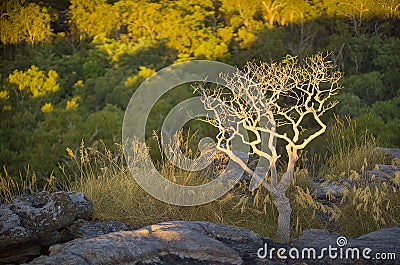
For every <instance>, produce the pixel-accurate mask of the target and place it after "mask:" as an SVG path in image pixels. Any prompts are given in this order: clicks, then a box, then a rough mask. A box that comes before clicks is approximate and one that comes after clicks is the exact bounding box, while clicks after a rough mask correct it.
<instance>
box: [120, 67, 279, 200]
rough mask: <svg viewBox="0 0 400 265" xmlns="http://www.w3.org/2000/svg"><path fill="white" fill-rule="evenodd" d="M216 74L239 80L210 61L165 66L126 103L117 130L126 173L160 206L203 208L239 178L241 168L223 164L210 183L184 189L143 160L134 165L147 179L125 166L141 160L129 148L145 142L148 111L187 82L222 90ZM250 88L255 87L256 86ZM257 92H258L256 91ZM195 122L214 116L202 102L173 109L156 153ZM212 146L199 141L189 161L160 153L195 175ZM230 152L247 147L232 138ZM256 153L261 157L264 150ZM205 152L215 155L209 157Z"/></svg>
mask: <svg viewBox="0 0 400 265" xmlns="http://www.w3.org/2000/svg"><path fill="white" fill-rule="evenodd" d="M221 74H222V75H225V76H226V75H231V76H236V77H238V78H240V77H241V76H244V75H245V74H244V73H242V72H240V71H239V70H238V69H236V68H234V67H232V66H230V65H227V64H224V63H220V62H215V61H208V60H197V61H190V62H184V63H179V64H175V65H171V66H169V67H166V68H164V69H162V70H160V71H158V72H157V73H156V74H154V75H152V76H151V77H149V78H148V79H146V80H145V81H144V82H143V83H142V84H141V85H140V86H139V87H138V88H137V90H136V91H135V93H134V95H133V96H132V98H131V99H130V102H129V104H128V107H127V109H126V111H125V116H124V121H123V127H122V140H123V143H124V144H125V145H126V146H125V148H124V154H125V158H126V160H127V164H128V166H129V169H130V170H131V172H132V175H133V177H134V178H135V180H136V181H137V183H138V184H139V185H140V186H141V187H142V188H143V189H144V190H145V191H146V192H148V193H149V194H151V195H152V196H153V197H155V198H157V199H159V200H161V201H163V202H167V203H170V204H175V205H181V206H192V205H200V204H205V203H208V202H211V201H213V200H215V199H218V198H219V197H221V196H223V195H224V194H226V193H227V192H228V191H229V190H230V189H231V188H233V186H234V185H235V184H236V183H237V182H238V181H239V180H240V178H241V176H242V175H243V173H244V169H243V168H241V167H240V166H239V165H238V164H237V163H235V162H233V161H229V162H228V164H227V167H226V169H225V171H224V172H223V173H221V174H220V175H219V176H218V177H216V178H215V179H213V180H212V181H210V182H208V183H205V184H202V185H198V186H184V185H179V184H177V183H174V182H172V181H170V180H168V179H166V178H165V177H164V176H162V175H161V174H160V173H159V172H158V171H157V170H156V169H155V167H154V165H153V163H152V161H151V158H150V157H149V156H148V157H146V159H144V160H143V161H142V162H141V165H140V167H141V168H144V170H146V171H147V172H149V174H134V171H135V167H137V166H138V165H133V164H132V163H131V160H132V159H131V158H133V157H135V156H139V155H143V154H138V152H142V151H143V150H139V151H138V149H136V148H135V142H139V143H145V134H146V130H145V128H146V122H147V119H148V117H149V115H150V112H151V109H152V108H153V106H154V105H155V104H156V103H157V101H158V100H159V99H160V98H161V97H162V96H163V95H164V94H165V93H167V92H168V91H169V90H171V89H173V88H175V87H177V86H179V85H182V84H185V83H193V82H207V83H214V84H217V85H218V86H224V87H226V82H225V80H224V79H223V78H221ZM254 85H255V86H257V85H256V84H254ZM258 93H261V91H259V92H258ZM261 94H262V93H261ZM249 104H251V102H250V103H249ZM199 117H208V118H215V114H214V113H213V112H212V111H210V110H206V109H205V108H204V104H203V102H202V97H192V98H189V99H187V100H184V101H182V102H180V103H179V104H178V105H177V106H174V108H173V109H172V110H171V111H170V112H169V113H168V115H167V117H166V118H165V120H164V123H163V125H162V128H161V142H162V144H161V146H162V148H163V149H164V150H165V149H167V147H168V145H170V144H171V143H172V144H174V142H173V141H171V138H172V137H173V136H174V135H176V133H178V132H179V130H180V129H181V128H182V127H183V126H184V125H185V123H187V122H188V121H190V120H192V119H195V118H199ZM224 126H225V125H224ZM245 137H247V139H248V135H245ZM268 137H272V136H268ZM264 139H266V138H264ZM244 140H246V139H244ZM212 142H213V140H212V139H211V138H203V139H202V140H201V141H200V142H199V150H200V151H201V155H200V157H198V158H196V159H194V160H191V159H189V158H187V157H185V156H184V155H183V153H182V152H181V151H180V148H179V146H177V147H173V149H174V150H176V151H177V153H174V157H171V156H169V153H168V152H165V151H164V153H165V155H166V156H167V157H168V159H169V160H170V161H171V162H172V163H173V164H175V165H176V166H178V167H179V168H182V169H184V170H190V171H198V170H201V169H204V168H206V167H207V166H208V165H209V164H210V163H211V161H212V159H210V157H208V159H204V157H205V156H206V149H207V148H206V146H209V144H210V143H212ZM263 148H267V147H263ZM232 149H233V150H240V151H244V154H247V153H248V151H249V146H248V145H246V144H244V143H243V142H242V140H241V139H233V141H232ZM262 151H264V152H266V150H262ZM208 153H210V152H208ZM211 153H214V154H215V152H211ZM248 158H249V157H248V155H247V157H245V158H242V161H243V162H244V163H247V162H248ZM258 168H260V169H261V168H264V169H266V170H268V169H269V163H268V162H266V161H265V160H263V161H260V162H259V163H258V165H257V168H256V169H255V172H256V173H257V172H258V171H257V169H258ZM150 172H151V173H150ZM170 177H173V176H170ZM260 184H261V181H260V180H259V179H256V178H253V179H252V180H251V182H250V188H251V189H254V188H256V187H257V186H259V185H260Z"/></svg>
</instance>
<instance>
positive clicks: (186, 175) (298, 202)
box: [70, 135, 337, 238]
mask: <svg viewBox="0 0 400 265" xmlns="http://www.w3.org/2000/svg"><path fill="white" fill-rule="evenodd" d="M156 140H157V139H156ZM178 140H179V141H180V142H181V143H182V144H181V149H182V151H183V152H184V153H185V155H186V156H187V157H189V158H190V157H193V155H194V154H195V152H193V151H192V150H191V149H190V148H189V146H190V141H191V140H192V138H191V137H189V136H188V137H187V138H183V137H182V135H180V137H179V139H178ZM118 149H119V152H117V155H116V154H113V153H112V152H111V151H110V150H109V149H108V148H107V147H105V146H102V148H101V150H98V149H93V148H87V147H85V146H84V145H82V146H81V149H80V154H79V157H75V156H74V155H73V154H72V153H71V158H73V159H74V160H75V164H76V166H78V169H79V172H80V175H79V176H78V177H77V179H76V181H75V182H72V185H71V187H70V188H71V189H73V190H76V191H81V192H83V193H84V194H85V195H86V196H87V197H88V198H89V199H90V200H91V201H92V202H93V205H94V213H93V218H94V219H96V220H119V221H122V222H125V223H127V224H129V225H131V226H132V227H133V228H137V227H142V226H145V225H149V224H154V223H157V222H162V221H170V220H186V221H193V220H203V221H210V222H216V223H222V224H227V225H235V226H240V227H245V228H248V229H251V230H253V231H255V232H256V233H259V234H261V235H263V236H268V237H271V238H275V230H276V222H277V215H278V214H277V211H276V209H275V207H274V206H273V204H272V201H271V198H270V195H269V194H268V192H267V191H266V190H265V189H263V188H259V189H256V190H255V191H254V192H252V193H251V192H249V191H248V186H247V184H246V183H244V182H239V183H238V184H237V185H236V186H235V187H234V188H233V189H232V190H230V191H229V192H228V193H227V194H226V195H224V196H223V197H221V198H219V199H217V200H215V201H213V202H210V203H207V204H204V205H198V206H190V207H183V206H175V205H171V204H168V203H164V202H162V201H159V200H157V199H155V198H153V197H152V196H151V195H149V194H148V193H147V192H146V191H144V190H143V189H142V188H141V187H140V186H139V185H138V183H137V182H136V181H135V178H134V177H133V176H132V172H133V174H151V173H149V172H148V171H147V170H146V169H141V168H140V167H139V166H138V167H137V169H135V170H133V171H132V172H131V171H129V169H128V168H127V167H126V166H125V161H124V158H123V156H122V155H120V154H122V153H123V147H122V146H120V145H119V146H118ZM145 152H147V151H145V150H143V154H144V153H145ZM135 159H136V160H137V161H134V162H133V164H135V163H137V164H140V160H141V159H143V157H141V156H136V157H135ZM221 159H223V158H221ZM214 165H215V164H214ZM157 168H158V171H159V172H160V173H161V174H162V175H163V176H165V177H166V178H168V179H169V180H171V181H174V182H176V183H179V184H183V185H199V184H202V183H205V182H207V181H209V180H210V179H209V175H207V172H209V171H208V170H203V171H198V172H195V171H185V170H182V169H179V168H178V167H176V166H174V165H173V164H172V163H171V162H170V161H169V160H166V159H164V160H162V161H161V162H160V163H158V165H157ZM221 170H223V167H222V168H221ZM172 176H181V177H180V178H173V177H172ZM295 176H296V177H295V180H294V186H293V187H292V188H291V189H290V191H289V192H290V199H291V201H292V205H293V218H292V221H293V222H292V227H293V229H292V236H293V237H296V236H298V235H300V234H301V233H302V231H303V229H306V228H311V227H320V228H323V227H324V224H322V225H320V224H319V220H318V215H317V213H324V214H328V215H330V216H337V212H336V209H333V208H331V207H328V206H325V205H323V204H322V203H319V202H316V200H315V198H314V197H313V195H312V192H311V191H310V189H309V188H308V186H307V183H308V182H307V180H306V178H307V177H308V172H307V171H305V170H299V169H298V170H297V171H296V173H295Z"/></svg>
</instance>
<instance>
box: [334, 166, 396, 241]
mask: <svg viewBox="0 0 400 265" xmlns="http://www.w3.org/2000/svg"><path fill="white" fill-rule="evenodd" d="M399 189H400V172H396V176H395V178H394V179H393V180H392V181H390V182H386V181H379V180H375V181H360V182H359V183H358V184H357V185H356V186H354V187H353V188H352V189H350V190H349V191H347V192H346V193H345V196H344V197H343V198H342V200H341V202H340V204H341V208H342V211H343V214H342V215H341V217H340V220H339V226H340V227H341V231H340V232H341V233H342V234H344V235H346V236H350V237H358V236H361V235H363V234H367V233H370V232H373V231H376V230H378V229H380V228H383V227H388V226H394V225H397V224H398V223H400V194H399Z"/></svg>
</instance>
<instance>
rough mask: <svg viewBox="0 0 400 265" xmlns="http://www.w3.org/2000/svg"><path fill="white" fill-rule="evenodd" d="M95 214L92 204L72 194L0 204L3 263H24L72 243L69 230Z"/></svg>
mask: <svg viewBox="0 0 400 265" xmlns="http://www.w3.org/2000/svg"><path fill="white" fill-rule="evenodd" d="M91 212H92V205H91V203H90V201H89V200H87V199H86V198H85V196H84V195H83V194H82V193H72V192H55V193H52V194H48V193H46V192H40V193H35V194H29V195H21V196H19V197H15V198H14V199H13V200H12V201H11V202H10V203H8V204H0V263H10V262H23V261H26V260H28V259H29V258H31V257H32V256H35V255H39V254H40V251H41V249H42V248H43V247H48V246H51V245H53V244H56V243H60V242H65V241H68V240H70V239H72V237H71V234H70V232H69V231H68V229H67V227H68V226H70V225H71V224H72V223H73V222H74V221H75V220H76V219H81V218H89V217H90V215H91Z"/></svg>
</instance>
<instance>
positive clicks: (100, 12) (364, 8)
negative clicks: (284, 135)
mask: <svg viewBox="0 0 400 265" xmlns="http://www.w3.org/2000/svg"><path fill="white" fill-rule="evenodd" d="M0 14H1V15H0V45H1V56H2V58H1V64H0V115H1V125H0V127H1V130H0V163H1V166H2V167H6V168H7V170H8V171H9V172H10V173H11V174H12V175H14V176H17V175H18V174H19V173H18V172H20V171H21V172H23V171H24V170H26V169H27V166H28V165H30V167H31V168H32V169H33V170H35V172H36V173H37V174H38V175H39V176H48V175H49V174H51V173H52V172H54V170H56V169H57V168H58V166H59V165H67V164H68V161H67V155H66V151H65V150H66V148H67V147H68V148H71V150H72V151H74V152H78V150H79V145H80V144H81V141H82V140H83V141H84V142H85V144H86V145H96V144H98V143H100V141H104V142H105V143H106V144H107V145H109V146H112V145H113V144H114V143H118V142H119V141H121V125H122V119H123V114H124V110H125V108H126V106H127V104H128V101H129V99H130V97H131V96H132V94H133V93H134V91H135V89H136V88H137V87H138V86H139V85H140V84H141V82H143V81H144V80H145V79H146V78H147V77H149V76H150V75H152V74H153V73H155V72H156V71H158V70H160V69H162V68H163V67H166V66H168V65H171V64H174V63H178V62H183V61H188V60H195V59H208V60H217V61H221V62H225V63H228V64H231V65H234V66H237V67H242V66H243V65H245V64H246V62H248V61H256V62H258V61H265V62H271V61H273V60H274V61H279V60H282V59H283V58H285V57H286V55H292V56H297V57H298V58H299V59H302V58H305V57H306V56H308V55H311V54H315V53H318V52H323V53H326V52H330V59H331V60H332V62H333V63H334V64H335V65H337V67H338V69H339V70H340V71H342V72H344V78H343V79H342V81H341V85H342V86H343V91H342V92H341V94H339V95H338V96H337V99H338V100H339V101H340V104H339V105H337V106H336V107H335V108H334V109H333V110H332V112H334V113H335V114H337V115H338V116H340V117H343V118H344V117H345V116H346V115H349V116H350V117H351V118H352V119H353V120H354V121H356V122H357V128H358V129H359V132H358V133H359V134H360V137H361V134H362V133H363V132H365V131H366V129H367V130H368V131H369V132H370V133H372V135H373V136H374V137H376V138H377V140H378V142H379V143H380V144H381V145H383V146H387V147H399V146H400V137H399V136H398V132H399V131H400V114H399V110H400V75H399V73H400V27H399V25H400V2H399V1H398V0H378V1H373V0H342V1H336V0H295V1H289V0H229V1H228V0H202V1H194V0H177V1H167V0H159V1H157V0H119V1H118V0H109V1H106V0H88V1H83V0H70V1H65V0H57V1H50V0H42V1H40V0H32V1H28V0H18V1H14V0H8V1H7V0H6V1H2V2H1V4H0ZM191 96H193V91H192V88H191V86H190V85H187V86H182V87H179V88H177V89H176V90H174V91H172V92H171V93H169V94H167V95H165V96H164V97H162V98H161V100H160V101H159V102H158V103H157V104H156V106H155V107H154V108H153V110H152V113H153V114H154V115H151V117H150V120H149V121H148V124H147V127H148V130H149V131H150V132H152V130H155V131H157V130H159V126H160V124H161V122H162V120H163V119H164V118H165V115H166V114H167V113H168V110H170V109H171V108H172V107H173V106H175V104H176V103H178V102H180V101H182V99H184V98H188V97H191ZM328 116H330V117H331V120H327V122H328V124H329V123H332V122H333V115H328ZM328 126H329V125H328ZM194 129H196V130H198V131H199V136H202V135H212V134H215V131H213V130H212V128H208V127H203V126H199V125H194ZM151 137H152V136H151V133H150V134H149V136H148V138H149V139H151ZM320 145H321V144H320ZM311 148H314V149H318V148H320V147H318V142H317V143H316V144H315V146H314V147H311ZM322 150H323V148H322Z"/></svg>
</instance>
